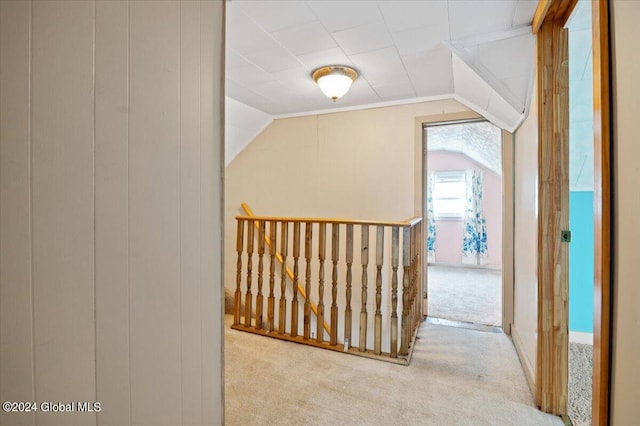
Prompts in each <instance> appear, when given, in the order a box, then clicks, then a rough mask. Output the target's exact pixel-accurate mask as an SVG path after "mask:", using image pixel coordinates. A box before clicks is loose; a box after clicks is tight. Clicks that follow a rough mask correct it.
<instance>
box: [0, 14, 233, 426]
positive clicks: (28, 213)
mask: <svg viewBox="0 0 640 426" xmlns="http://www.w3.org/2000/svg"><path fill="white" fill-rule="evenodd" d="M223 40H224V3H223V2H209V1H202V2H199V1H195V2H187V1H185V2H180V1H157V2H147V1H131V2H126V1H99V2H93V1H85V2H77V1H20V2H13V1H7V2H5V1H3V2H1V3H0V76H1V77H0V78H1V79H0V153H1V156H0V246H1V253H0V337H1V339H0V400H2V401H7V400H8V401H39V402H44V401H56V402H72V401H74V402H76V401H89V402H93V401H99V402H101V404H102V410H101V411H100V412H99V413H98V414H95V413H78V412H75V413H68V414H61V413H56V414H51V413H44V412H42V411H38V412H37V413H32V414H24V413H20V414H19V413H4V412H2V413H0V423H1V424H12V425H23V424H24V425H33V424H36V423H37V424H38V425H57V424H59V425H91V424H98V423H99V424H106V425H108V424H114V425H115V424H117V425H130V424H154V425H179V424H221V423H222V422H223V415H222V407H223V404H222V393H223V387H222V321H221V317H222V313H221V309H222V271H221V268H220V264H221V258H222V253H221V247H220V241H221V240H222V233H221V224H222V219H221V218H222V207H221V204H222V203H221V195H222V179H221V170H222V169H223V161H224V160H223V159H224V155H223V148H222V145H223V143H222V141H223V139H222V129H223V87H224V86H223V84H224V83H223V67H222V63H223V55H224V44H223Z"/></svg>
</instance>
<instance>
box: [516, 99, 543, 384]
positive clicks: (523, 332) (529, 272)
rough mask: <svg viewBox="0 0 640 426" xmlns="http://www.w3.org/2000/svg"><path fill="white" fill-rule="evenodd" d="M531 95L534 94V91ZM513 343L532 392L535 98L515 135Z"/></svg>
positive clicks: (535, 279) (535, 286)
mask: <svg viewBox="0 0 640 426" xmlns="http://www.w3.org/2000/svg"><path fill="white" fill-rule="evenodd" d="M534 93H535V92H534ZM513 147H514V148H513V149H514V152H515V154H514V174H515V187H514V206H515V210H514V212H515V218H514V323H513V326H512V328H511V333H512V336H513V341H514V344H515V346H516V349H517V350H518V354H519V355H520V360H521V362H522V365H523V367H524V369H525V374H526V375H527V379H528V380H529V385H530V386H531V387H532V389H533V379H534V377H535V374H534V373H535V363H536V353H537V330H538V311H537V309H538V307H537V303H538V302H537V300H538V263H537V262H538V261H537V257H536V253H537V252H538V213H537V206H538V202H537V198H538V190H537V188H538V117H537V104H536V101H535V99H534V100H533V102H532V104H531V108H530V110H529V116H528V117H527V119H526V120H525V122H524V123H523V124H522V126H521V127H520V129H518V131H517V132H516V134H515V142H514V144H513Z"/></svg>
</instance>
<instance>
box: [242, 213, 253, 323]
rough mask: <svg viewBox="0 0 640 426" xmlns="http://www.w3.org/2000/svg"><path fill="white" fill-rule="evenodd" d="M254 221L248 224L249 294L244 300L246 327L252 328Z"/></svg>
mask: <svg viewBox="0 0 640 426" xmlns="http://www.w3.org/2000/svg"><path fill="white" fill-rule="evenodd" d="M253 223H254V222H253V220H249V221H248V222H247V293H246V295H245V299H244V325H245V327H251V302H252V299H253V296H252V294H251V280H252V278H253V264H252V260H251V256H252V255H253Z"/></svg>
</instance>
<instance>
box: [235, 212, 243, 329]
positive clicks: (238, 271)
mask: <svg viewBox="0 0 640 426" xmlns="http://www.w3.org/2000/svg"><path fill="white" fill-rule="evenodd" d="M243 243H244V220H242V219H238V223H237V234H236V252H237V253H238V260H237V261H236V292H235V293H234V295H233V325H238V324H240V304H241V303H242V302H241V299H242V289H241V288H240V285H241V284H242V245H243Z"/></svg>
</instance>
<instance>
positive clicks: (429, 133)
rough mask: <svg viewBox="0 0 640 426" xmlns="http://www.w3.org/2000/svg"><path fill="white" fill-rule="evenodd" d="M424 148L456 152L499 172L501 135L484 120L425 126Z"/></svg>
mask: <svg viewBox="0 0 640 426" xmlns="http://www.w3.org/2000/svg"><path fill="white" fill-rule="evenodd" d="M424 131H425V133H426V141H427V150H429V151H447V152H458V153H461V154H464V155H466V156H467V157H469V158H471V159H472V160H474V161H476V162H478V163H480V164H481V165H483V166H485V167H486V168H487V169H489V170H491V171H493V172H494V173H495V174H497V175H502V134H501V131H500V129H499V128H498V127H496V126H494V125H493V124H491V123H489V122H487V121H479V122H471V123H458V124H449V125H446V126H428V127H426V128H425V130H424Z"/></svg>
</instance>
